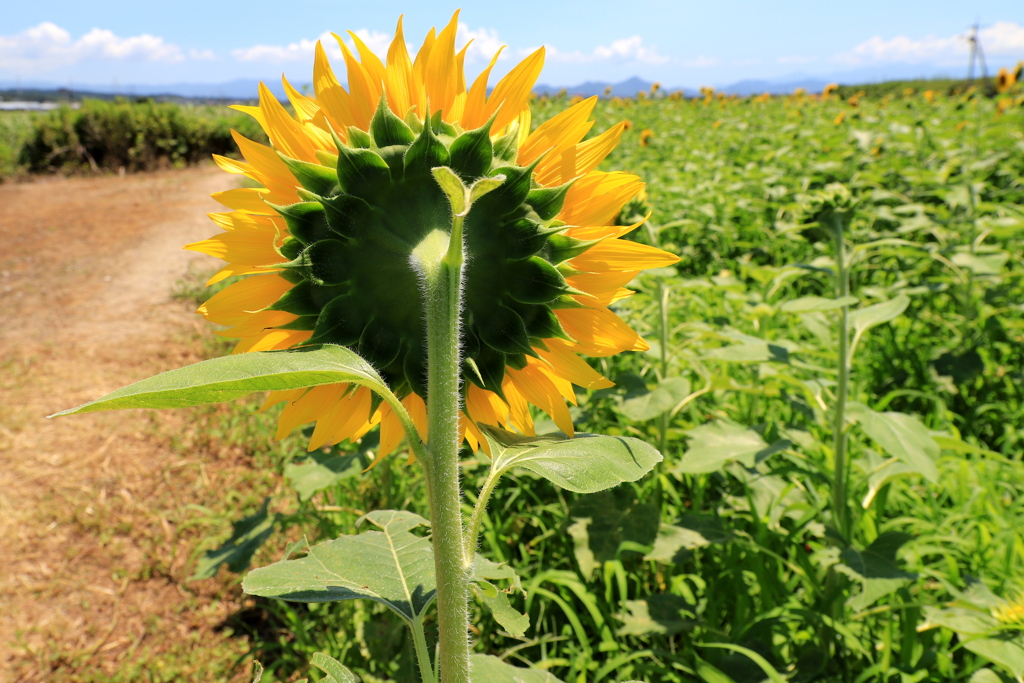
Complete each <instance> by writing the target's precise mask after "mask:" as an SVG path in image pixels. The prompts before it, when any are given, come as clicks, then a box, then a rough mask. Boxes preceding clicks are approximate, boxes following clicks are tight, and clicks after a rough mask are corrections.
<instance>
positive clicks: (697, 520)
mask: <svg viewBox="0 0 1024 683" xmlns="http://www.w3.org/2000/svg"><path fill="white" fill-rule="evenodd" d="M731 537H732V535H731V534H730V533H729V532H728V531H727V530H726V529H725V527H723V526H722V522H721V520H719V519H718V518H717V517H710V516H702V515H701V516H698V515H683V517H682V518H681V519H680V520H679V523H678V526H677V525H674V524H662V525H661V526H660V527H659V528H658V537H657V538H656V539H654V548H653V549H652V550H651V552H649V553H647V555H645V556H644V559H645V560H653V561H655V562H663V563H665V564H673V563H674V564H678V563H680V562H682V561H683V560H685V559H686V556H687V551H689V550H695V549H696V548H703V547H704V546H708V545H711V544H712V543H725V542H727V541H728V540H729V539H730V538H731Z"/></svg>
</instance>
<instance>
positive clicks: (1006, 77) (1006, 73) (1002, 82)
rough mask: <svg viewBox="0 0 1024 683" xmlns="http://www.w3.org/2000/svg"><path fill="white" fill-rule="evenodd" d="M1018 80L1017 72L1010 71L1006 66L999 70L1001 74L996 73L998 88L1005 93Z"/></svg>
mask: <svg viewBox="0 0 1024 683" xmlns="http://www.w3.org/2000/svg"><path fill="white" fill-rule="evenodd" d="M1016 82H1017V72H1016V71H1010V70H1009V69H1007V68H1006V67H1005V66H1004V67H1003V68H1001V69H1000V70H999V74H998V75H996V90H998V91H999V92H1001V93H1003V92H1006V91H1007V90H1009V89H1010V88H1012V87H1013V84H1014V83H1016Z"/></svg>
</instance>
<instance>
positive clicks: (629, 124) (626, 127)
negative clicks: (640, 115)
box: [622, 119, 633, 131]
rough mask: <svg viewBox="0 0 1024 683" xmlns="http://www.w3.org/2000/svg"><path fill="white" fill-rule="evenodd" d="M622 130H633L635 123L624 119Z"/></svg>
mask: <svg viewBox="0 0 1024 683" xmlns="http://www.w3.org/2000/svg"><path fill="white" fill-rule="evenodd" d="M622 130H624V131H626V130H633V122H632V121H630V120H629V119H623V121H622Z"/></svg>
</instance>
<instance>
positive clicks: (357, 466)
mask: <svg viewBox="0 0 1024 683" xmlns="http://www.w3.org/2000/svg"><path fill="white" fill-rule="evenodd" d="M365 467H366V462H365V459H364V458H363V457H362V456H361V455H360V454H359V453H345V454H340V455H329V454H326V453H312V454H310V457H309V458H307V459H305V460H303V461H301V462H290V463H288V464H287V465H285V466H284V476H285V478H287V479H288V480H289V481H290V482H291V484H292V488H293V489H295V492H296V493H298V494H299V500H309V499H310V498H312V497H313V494H314V493H316V492H317V491H320V490H321V489H325V488H327V487H328V486H333V485H334V484H336V483H338V482H339V481H341V480H342V479H348V478H349V477H354V476H356V475H358V474H359V473H360V472H362V471H363V469H364V468H365Z"/></svg>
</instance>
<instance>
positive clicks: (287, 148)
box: [260, 82, 317, 163]
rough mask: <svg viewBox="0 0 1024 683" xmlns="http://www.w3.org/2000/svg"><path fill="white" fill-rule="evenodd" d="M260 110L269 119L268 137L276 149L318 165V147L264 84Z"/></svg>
mask: <svg viewBox="0 0 1024 683" xmlns="http://www.w3.org/2000/svg"><path fill="white" fill-rule="evenodd" d="M260 110H262V111H263V116H264V117H266V119H267V135H268V136H269V137H270V141H271V142H272V143H273V145H274V148H275V149H278V150H280V151H281V152H283V153H284V154H286V155H287V156H290V157H291V158H293V159H300V160H301V161H308V162H310V163H317V158H316V147H315V146H314V145H313V144H312V143H311V142H310V140H309V138H307V137H306V136H305V135H304V134H303V132H302V127H301V126H300V125H299V124H298V123H297V122H296V121H295V119H293V118H292V117H291V115H290V114H289V113H288V112H287V111H286V110H285V108H284V107H283V106H281V103H280V102H278V101H277V97H276V96H275V95H274V94H273V93H272V92H270V89H269V88H267V86H266V85H264V84H263V83H262V82H261V83H260Z"/></svg>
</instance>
